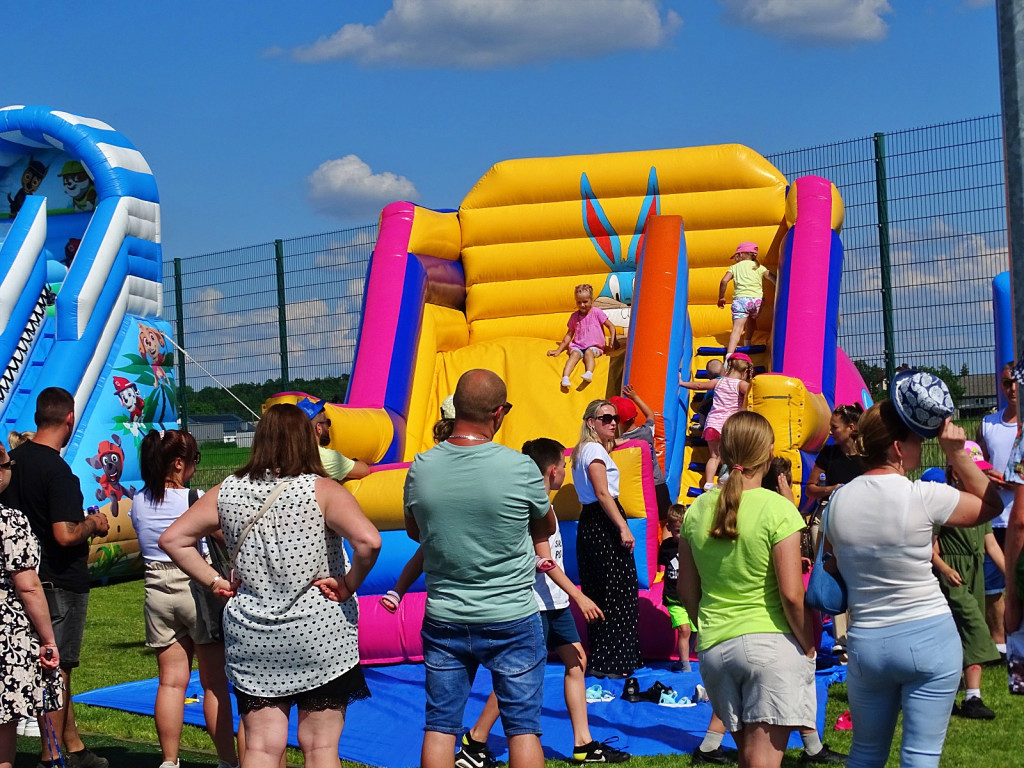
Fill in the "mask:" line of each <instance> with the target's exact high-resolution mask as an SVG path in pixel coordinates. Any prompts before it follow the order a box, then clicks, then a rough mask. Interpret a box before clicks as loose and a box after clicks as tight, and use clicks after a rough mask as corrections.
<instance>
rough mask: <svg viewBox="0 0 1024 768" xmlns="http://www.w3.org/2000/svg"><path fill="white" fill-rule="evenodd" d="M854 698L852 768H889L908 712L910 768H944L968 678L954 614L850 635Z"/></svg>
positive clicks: (905, 746)
mask: <svg viewBox="0 0 1024 768" xmlns="http://www.w3.org/2000/svg"><path fill="white" fill-rule="evenodd" d="M848 637H849V648H848V651H849V666H848V667H847V678H846V682H847V691H848V693H849V697H850V716H851V717H852V718H853V747H852V749H851V750H850V757H849V759H848V760H847V762H846V765H847V766H848V767H849V768H875V767H876V766H877V767H878V768H881V766H884V765H885V763H886V761H887V760H888V759H889V750H890V749H891V748H892V737H893V732H894V730H895V728H896V717H897V715H898V714H899V712H900V709H901V708H902V710H903V743H902V744H901V745H900V766H902V768H924V767H925V766H938V764H939V756H940V755H941V754H942V743H943V741H945V739H946V726H948V725H949V713H950V711H951V710H952V708H953V701H954V699H956V691H957V687H958V686H959V684H960V673H961V672H962V670H963V655H962V650H961V646H960V635H958V634H957V631H956V625H955V624H954V623H953V617H952V616H951V615H950V614H948V613H946V614H943V615H941V616H935V617H933V618H930V619H920V620H918V621H908V622H904V623H902V624H894V625H892V626H889V627H881V628H877V629H858V628H857V627H856V626H851V627H850V630H849V633H848Z"/></svg>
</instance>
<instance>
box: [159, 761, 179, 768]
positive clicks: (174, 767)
mask: <svg viewBox="0 0 1024 768" xmlns="http://www.w3.org/2000/svg"><path fill="white" fill-rule="evenodd" d="M180 762H181V761H180V760H179V761H176V762H173V763H172V762H171V761H170V760H164V761H163V762H162V763H160V768H179V765H178V764H179V763H180Z"/></svg>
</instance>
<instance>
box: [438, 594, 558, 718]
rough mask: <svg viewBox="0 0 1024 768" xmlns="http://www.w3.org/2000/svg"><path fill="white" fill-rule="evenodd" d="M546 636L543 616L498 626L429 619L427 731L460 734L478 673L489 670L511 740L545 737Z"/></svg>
mask: <svg viewBox="0 0 1024 768" xmlns="http://www.w3.org/2000/svg"><path fill="white" fill-rule="evenodd" d="M546 657H547V653H546V651H545V647H544V632H543V630H542V629H541V620H540V616H539V615H538V614H536V613H535V614H533V615H532V616H527V617H526V618H525V619H515V620H513V621H501V622H495V623H493V624H449V623H447V622H443V621H434V620H433V619H429V618H426V617H424V619H423V666H424V668H425V669H426V677H427V685H426V689H427V717H426V726H425V727H424V730H427V731H436V732H439V733H451V734H456V735H458V734H460V733H462V732H463V731H464V730H465V727H464V726H463V724H462V717H463V715H464V714H465V709H466V701H467V700H468V699H469V692H470V688H472V686H473V678H474V677H475V676H476V670H477V668H478V667H480V666H481V665H482V666H484V667H485V668H487V669H489V670H490V672H491V676H492V678H493V680H494V694H495V696H497V697H498V710H499V711H500V712H501V724H502V726H503V727H504V729H505V736H506V737H507V736H519V735H522V734H527V733H535V734H538V735H540V732H541V730H540V709H541V700H542V699H543V695H544V662H545V659H546Z"/></svg>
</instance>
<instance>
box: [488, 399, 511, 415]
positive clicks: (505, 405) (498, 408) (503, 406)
mask: <svg viewBox="0 0 1024 768" xmlns="http://www.w3.org/2000/svg"><path fill="white" fill-rule="evenodd" d="M493 410H495V411H501V410H504V411H505V413H508V412H509V411H511V410H512V403H510V402H508V401H507V400H506V401H505V402H504V403H502V404H501V405H498V406H495V408H494V409H493Z"/></svg>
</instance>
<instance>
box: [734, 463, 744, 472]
mask: <svg viewBox="0 0 1024 768" xmlns="http://www.w3.org/2000/svg"><path fill="white" fill-rule="evenodd" d="M732 468H733V469H734V470H735V471H737V472H742V471H743V465H742V464H733V465H732Z"/></svg>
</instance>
